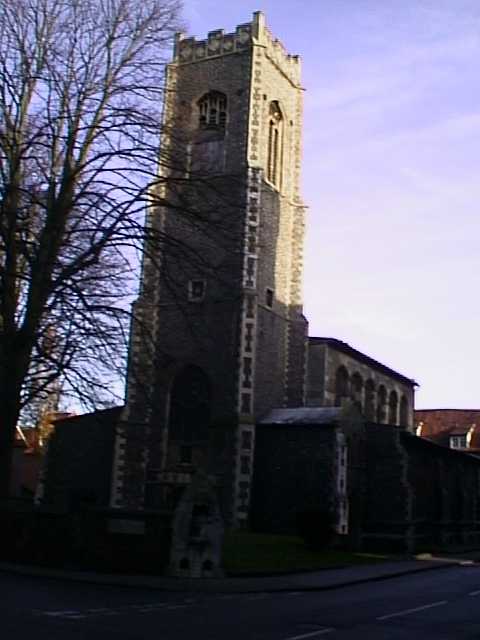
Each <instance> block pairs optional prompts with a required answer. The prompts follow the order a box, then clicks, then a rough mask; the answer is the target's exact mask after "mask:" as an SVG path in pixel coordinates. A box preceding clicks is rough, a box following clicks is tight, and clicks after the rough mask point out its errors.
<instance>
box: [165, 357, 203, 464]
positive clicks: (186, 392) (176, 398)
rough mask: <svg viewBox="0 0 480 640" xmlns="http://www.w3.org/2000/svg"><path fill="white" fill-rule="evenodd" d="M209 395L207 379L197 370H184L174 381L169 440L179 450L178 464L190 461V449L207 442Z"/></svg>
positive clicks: (193, 368)
mask: <svg viewBox="0 0 480 640" xmlns="http://www.w3.org/2000/svg"><path fill="white" fill-rule="evenodd" d="M210 396H211V392H210V383H209V380H208V377H207V375H206V374H205V373H204V372H203V371H202V369H199V368H198V367H193V366H188V367H185V368H184V369H182V371H181V372H180V373H179V374H178V375H177V376H176V378H175V380H174V382H173V385H172V389H171V392H170V419H169V425H168V437H169V440H170V441H172V442H174V443H175V445H176V446H177V448H178V451H179V455H178V458H179V461H180V462H183V463H190V462H192V449H193V447H194V446H198V445H201V444H202V443H203V444H205V443H206V442H207V441H208V425H209V422H210V403H211V399H210Z"/></svg>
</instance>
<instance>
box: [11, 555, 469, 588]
mask: <svg viewBox="0 0 480 640" xmlns="http://www.w3.org/2000/svg"><path fill="white" fill-rule="evenodd" d="M479 557H480V552H479V551H476V552H471V553H462V554H461V555H458V554H450V555H446V556H434V555H431V554H428V553H426V554H421V555H419V556H416V557H414V558H411V559H407V560H395V561H388V562H381V563H375V564H367V565H355V566H350V567H342V568H335V569H322V570H319V571H309V572H306V573H293V574H288V575H275V576H264V577H255V576H246V577H226V578H172V577H165V576H146V575H121V574H106V573H95V572H88V571H72V570H64V569H49V568H44V567H35V566H31V565H18V564H10V563H5V562H3V563H0V571H1V572H7V573H16V574H20V575H28V576H37V577H42V578H53V579H58V580H71V581H75V582H83V583H91V584H104V585H114V586H124V587H134V588H135V587H137V588H139V587H140V588H143V589H155V590H159V591H184V592H189V593H274V592H282V591H288V592H292V591H298V592H302V591H325V590H329V589H339V588H341V587H347V586H350V585H356V584H361V583H366V582H376V581H380V580H388V579H390V578H396V577H400V576H405V575H408V574H414V573H419V572H422V571H436V570H441V569H448V568H451V567H458V566H459V565H460V566H465V565H473V564H475V562H476V560H477V558H479Z"/></svg>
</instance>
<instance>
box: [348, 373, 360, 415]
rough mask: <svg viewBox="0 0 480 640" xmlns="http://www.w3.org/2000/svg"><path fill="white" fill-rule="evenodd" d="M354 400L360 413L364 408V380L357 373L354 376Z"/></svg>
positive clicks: (352, 390)
mask: <svg viewBox="0 0 480 640" xmlns="http://www.w3.org/2000/svg"><path fill="white" fill-rule="evenodd" d="M351 387H352V389H351V392H352V400H353V402H354V403H355V405H356V406H357V407H358V409H359V410H360V411H362V408H363V397H362V396H363V378H362V376H361V375H360V374H359V373H358V372H356V373H354V374H353V376H352V385H351Z"/></svg>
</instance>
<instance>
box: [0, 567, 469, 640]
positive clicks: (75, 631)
mask: <svg viewBox="0 0 480 640" xmlns="http://www.w3.org/2000/svg"><path fill="white" fill-rule="evenodd" d="M0 615H1V618H0V640H27V639H28V640H43V639H45V640H47V639H48V640H58V639H60V640H70V639H75V640H78V639H82V640H83V639H88V640H97V639H98V640H100V639H101V640H110V639H113V638H115V639H118V640H134V639H135V640H139V639H144V638H147V639H150V638H151V639H152V640H153V639H155V640H187V639H188V640H191V639H195V640H197V639H198V640H314V639H316V638H328V639H329V640H345V639H348V640H350V639H353V638H355V639H356V640H358V639H363V638H365V639H367V640H377V639H382V640H383V639H392V640H397V639H398V640H400V639H402V640H404V639H408V640H417V639H421V640H444V639H446V638H448V639H449V640H466V639H468V640H480V566H472V567H457V566H455V567H451V568H448V569H442V570H439V571H431V572H424V573H417V574H413V575H409V576H403V577H400V578H392V579H389V580H385V581H381V582H371V583H366V584H362V585H357V586H352V587H344V588H341V589H335V590H331V591H322V592H295V591H292V592H283V593H255V594H230V595H215V594H186V593H167V592H159V591H153V590H144V589H132V588H125V587H111V586H99V585H88V584H80V583H74V582H67V581H61V580H52V579H45V578H30V577H25V576H18V575H11V574H7V573H3V574H2V573H0Z"/></svg>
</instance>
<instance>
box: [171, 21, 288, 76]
mask: <svg viewBox="0 0 480 640" xmlns="http://www.w3.org/2000/svg"><path fill="white" fill-rule="evenodd" d="M254 44H257V45H262V46H263V47H264V48H265V50H266V55H267V56H268V57H269V58H270V59H271V60H272V61H273V62H274V63H275V64H276V65H277V66H278V67H279V68H280V69H281V70H282V72H283V73H285V75H287V76H288V77H289V78H290V80H292V82H294V83H296V84H298V83H299V82H300V58H299V56H292V55H290V54H289V53H288V52H287V50H286V49H285V47H284V46H283V44H282V43H281V42H280V40H278V39H277V38H275V37H274V36H273V35H272V33H271V32H270V30H269V29H268V27H267V26H266V24H265V16H264V14H263V13H262V12H261V11H257V12H255V13H254V14H253V20H252V21H251V22H246V23H244V24H240V25H238V26H237V27H236V29H235V32H234V33H225V32H224V30H223V29H217V30H215V31H210V32H209V33H208V36H207V38H206V39H205V40H197V39H196V38H194V37H187V36H186V35H185V34H183V33H178V34H177V35H176V37H175V47H174V54H173V61H174V62H175V63H176V64H188V63H191V62H199V61H201V60H205V59H206V58H214V57H219V56H225V55H230V54H234V53H240V52H243V51H246V50H248V49H250V48H251V47H252V46H253V45H254Z"/></svg>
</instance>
